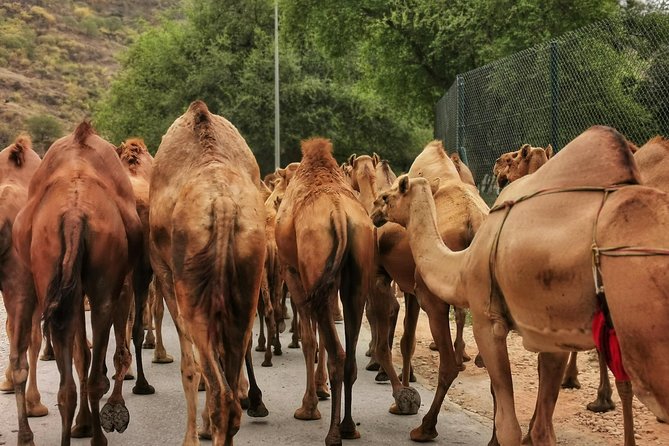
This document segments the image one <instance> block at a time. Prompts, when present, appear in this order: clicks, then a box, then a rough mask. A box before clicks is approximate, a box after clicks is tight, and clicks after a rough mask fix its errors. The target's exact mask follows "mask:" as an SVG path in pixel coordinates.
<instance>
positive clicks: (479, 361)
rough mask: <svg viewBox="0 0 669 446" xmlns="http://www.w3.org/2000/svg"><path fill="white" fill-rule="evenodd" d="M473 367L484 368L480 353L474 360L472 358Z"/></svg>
mask: <svg viewBox="0 0 669 446" xmlns="http://www.w3.org/2000/svg"><path fill="white" fill-rule="evenodd" d="M474 365H476V367H478V368H479V369H483V368H485V363H484V362H483V357H482V356H481V354H480V353H479V354H478V355H476V358H474Z"/></svg>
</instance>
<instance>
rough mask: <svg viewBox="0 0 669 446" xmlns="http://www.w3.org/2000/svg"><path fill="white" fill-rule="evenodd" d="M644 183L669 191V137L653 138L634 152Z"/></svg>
mask: <svg viewBox="0 0 669 446" xmlns="http://www.w3.org/2000/svg"><path fill="white" fill-rule="evenodd" d="M634 160H635V161H636V163H637V165H638V166H639V171H640V172H641V180H642V182H643V184H645V185H647V186H652V187H655V188H657V189H660V190H661V191H664V192H666V193H669V139H666V138H663V137H662V136H656V137H654V138H651V139H650V140H649V141H648V142H647V143H646V144H644V145H643V146H641V148H640V149H639V150H638V151H637V152H636V153H635V154H634Z"/></svg>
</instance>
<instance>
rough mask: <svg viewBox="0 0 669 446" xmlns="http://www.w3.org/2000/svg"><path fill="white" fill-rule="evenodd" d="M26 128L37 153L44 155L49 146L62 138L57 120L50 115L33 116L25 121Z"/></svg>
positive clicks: (60, 127)
mask: <svg viewBox="0 0 669 446" xmlns="http://www.w3.org/2000/svg"><path fill="white" fill-rule="evenodd" d="M26 127H27V128H28V132H29V133H30V136H31V137H32V141H33V147H34V149H35V151H36V152H37V153H39V154H40V155H44V154H45V153H46V151H47V149H48V148H49V146H50V145H51V144H52V143H53V142H54V141H55V140H56V139H58V138H60V137H61V136H63V128H62V126H61V124H60V121H58V119H56V118H54V117H53V116H51V115H35V116H32V117H30V118H28V119H26Z"/></svg>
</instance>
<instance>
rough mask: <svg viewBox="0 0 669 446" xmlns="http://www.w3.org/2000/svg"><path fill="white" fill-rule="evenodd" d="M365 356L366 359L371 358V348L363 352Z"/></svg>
mask: <svg viewBox="0 0 669 446" xmlns="http://www.w3.org/2000/svg"><path fill="white" fill-rule="evenodd" d="M365 356H367V357H368V358H371V357H372V349H371V348H368V349H367V351H366V352H365Z"/></svg>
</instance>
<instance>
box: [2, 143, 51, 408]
mask: <svg viewBox="0 0 669 446" xmlns="http://www.w3.org/2000/svg"><path fill="white" fill-rule="evenodd" d="M40 162H41V160H40V157H39V155H37V153H35V151H33V149H32V142H31V141H30V137H29V136H28V135H21V136H19V137H18V138H16V140H15V141H14V143H13V144H11V145H9V146H8V147H6V148H5V149H4V150H2V151H1V152H0V225H1V227H0V291H2V299H3V302H4V305H5V308H6V310H7V336H8V338H9V340H10V343H11V340H12V338H13V332H14V330H13V325H14V324H15V322H14V318H15V314H16V311H17V309H19V308H20V305H21V295H20V293H21V285H20V283H19V282H21V281H27V282H28V285H30V284H32V277H31V276H30V271H28V270H26V268H25V266H24V265H23V264H22V263H21V262H20V261H19V260H18V258H17V255H16V251H15V250H14V248H13V246H12V226H13V224H14V219H15V218H16V214H17V213H18V212H19V210H20V209H21V208H22V207H23V205H24V204H25V202H26V200H27V198H28V185H29V184H30V180H31V178H32V177H33V174H34V173H35V171H36V170H37V168H38V167H39V165H40ZM26 292H28V293H30V296H31V298H32V299H34V293H35V291H34V288H33V287H31V286H29V287H28V289H27V290H26ZM26 316H27V315H26ZM41 316H42V315H41V313H40V312H39V309H37V308H35V311H33V313H32V314H31V315H30V317H31V318H32V322H31V321H30V320H26V321H23V322H22V323H21V324H22V325H26V326H30V324H31V323H32V332H31V337H30V348H29V353H30V367H29V372H30V377H29V379H28V389H27V393H26V396H25V399H26V406H27V413H28V416H29V417H41V416H44V415H47V414H48V413H49V410H48V409H47V408H46V406H44V404H42V402H41V397H40V393H39V390H38V388H37V356H38V355H39V349H40V346H41V343H42V330H41V328H40V324H41V322H40V319H41ZM0 391H3V392H14V380H13V373H12V369H11V367H10V366H9V364H8V366H7V369H6V370H5V381H4V382H1V383H0Z"/></svg>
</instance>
